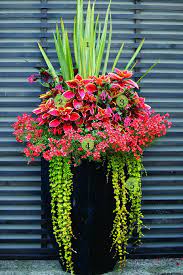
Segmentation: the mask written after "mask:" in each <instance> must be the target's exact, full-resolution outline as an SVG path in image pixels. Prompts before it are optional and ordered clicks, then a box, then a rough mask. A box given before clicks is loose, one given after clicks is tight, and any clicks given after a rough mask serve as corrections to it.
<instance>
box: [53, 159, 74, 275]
mask: <svg viewBox="0 0 183 275" xmlns="http://www.w3.org/2000/svg"><path fill="white" fill-rule="evenodd" d="M49 176H50V189H51V190H50V192H51V208H52V210H51V212H52V223H53V231H54V235H55V239H56V241H57V243H58V245H59V254H60V258H61V260H62V262H63V263H65V266H66V269H67V271H68V272H71V274H74V270H73V262H72V251H73V250H72V237H73V232H72V220H71V209H72V206H71V194H72V173H71V168H70V164H69V158H63V157H54V158H52V160H51V161H50V166H49Z"/></svg>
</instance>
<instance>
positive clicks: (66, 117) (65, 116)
mask: <svg viewBox="0 0 183 275" xmlns="http://www.w3.org/2000/svg"><path fill="white" fill-rule="evenodd" d="M62 119H63V120H65V121H68V120H69V119H70V116H69V115H63V116H62Z"/></svg>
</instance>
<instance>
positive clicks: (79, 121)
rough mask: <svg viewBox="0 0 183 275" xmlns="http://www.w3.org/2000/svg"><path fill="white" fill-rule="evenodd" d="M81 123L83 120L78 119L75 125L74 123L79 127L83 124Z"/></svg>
mask: <svg viewBox="0 0 183 275" xmlns="http://www.w3.org/2000/svg"><path fill="white" fill-rule="evenodd" d="M83 122H84V120H83V118H81V117H80V119H79V120H77V121H76V122H75V123H76V125H81V124H83Z"/></svg>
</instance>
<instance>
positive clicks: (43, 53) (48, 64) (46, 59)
mask: <svg viewBox="0 0 183 275" xmlns="http://www.w3.org/2000/svg"><path fill="white" fill-rule="evenodd" d="M38 46H39V49H40V51H41V53H42V55H43V58H44V60H45V62H46V64H47V66H48V69H49V71H50V73H51V75H52V77H53V78H54V79H55V81H56V82H57V83H58V82H59V79H58V76H57V74H56V71H55V69H54V67H53V66H52V64H51V62H50V60H49V58H48V56H47V54H46V53H45V51H44V49H43V47H42V46H41V44H40V43H38Z"/></svg>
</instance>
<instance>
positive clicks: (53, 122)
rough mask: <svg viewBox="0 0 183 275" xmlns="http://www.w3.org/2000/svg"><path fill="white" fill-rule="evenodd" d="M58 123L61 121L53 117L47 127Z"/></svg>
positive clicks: (55, 125)
mask: <svg viewBox="0 0 183 275" xmlns="http://www.w3.org/2000/svg"><path fill="white" fill-rule="evenodd" d="M60 123H61V121H60V120H58V119H57V118H55V119H53V120H52V121H50V123H49V127H57V126H58V125H60Z"/></svg>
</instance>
